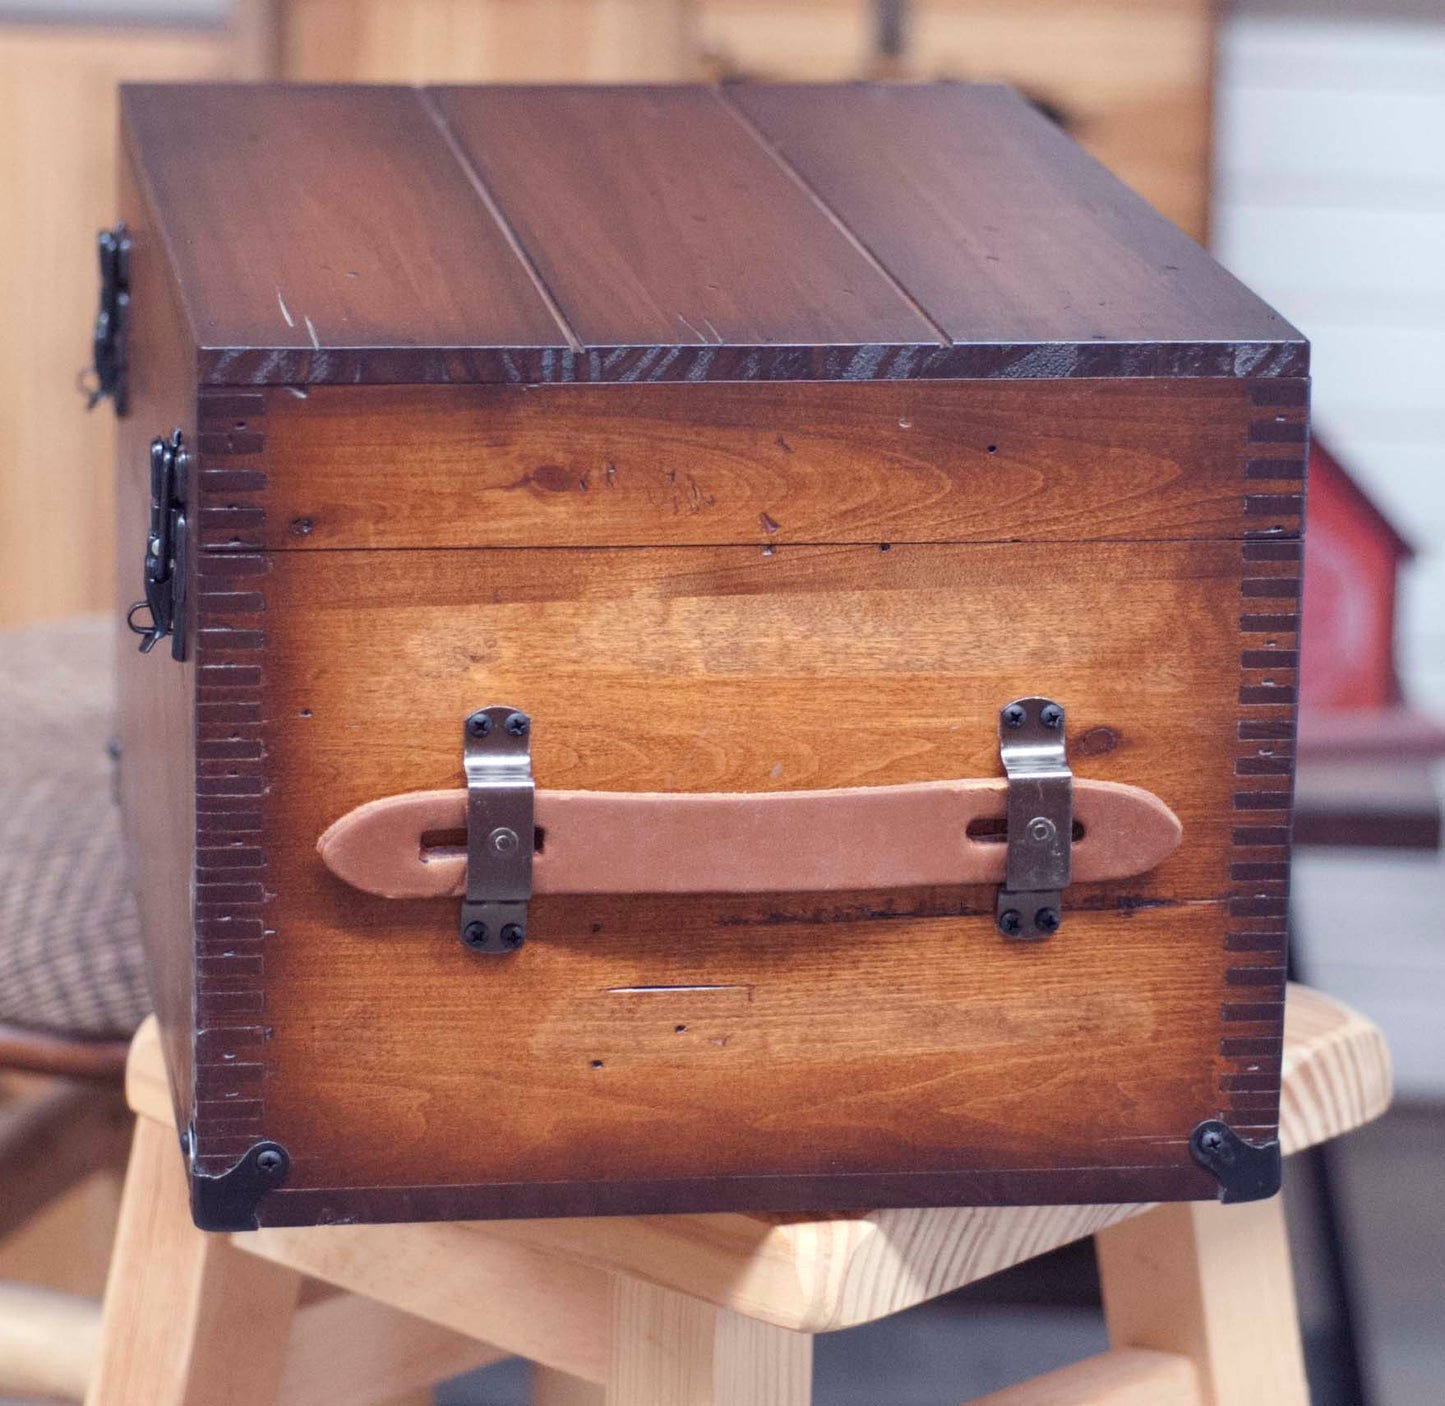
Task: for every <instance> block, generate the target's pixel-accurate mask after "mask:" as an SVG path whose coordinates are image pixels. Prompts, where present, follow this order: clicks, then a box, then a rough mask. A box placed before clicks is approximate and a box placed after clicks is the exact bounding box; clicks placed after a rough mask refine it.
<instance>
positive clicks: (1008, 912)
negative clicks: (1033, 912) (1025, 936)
mask: <svg viewBox="0 0 1445 1406" xmlns="http://www.w3.org/2000/svg"><path fill="white" fill-rule="evenodd" d="M998 930H999V931H1000V932H1001V933H1003V934H1004V936H1005V937H1017V936H1018V935H1019V934H1020V933H1021V932H1022V931H1023V930H1024V915H1023V914H1022V913H1020V912H1019V910H1018V909H1017V908H1005V909H1004V910H1003V912H1002V913H1000V914H999V915H998Z"/></svg>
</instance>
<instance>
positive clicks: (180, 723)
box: [116, 156, 196, 1128]
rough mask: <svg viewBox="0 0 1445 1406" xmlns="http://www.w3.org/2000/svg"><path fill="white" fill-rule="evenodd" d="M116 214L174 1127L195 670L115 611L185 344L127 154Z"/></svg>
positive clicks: (136, 805)
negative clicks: (123, 261) (124, 295)
mask: <svg viewBox="0 0 1445 1406" xmlns="http://www.w3.org/2000/svg"><path fill="white" fill-rule="evenodd" d="M120 212H121V218H122V219H124V221H125V223H126V226H127V228H128V229H129V231H130V238H131V254H130V288H131V302H130V312H129V325H130V356H129V366H130V406H129V412H128V413H127V414H126V415H125V416H123V417H122V418H121V419H120V421H119V423H118V430H117V460H116V606H117V610H116V618H117V628H118V629H119V631H120V649H119V653H118V658H119V670H118V672H119V698H120V707H119V715H120V745H121V762H120V798H121V810H122V816H123V821H124V829H125V836H126V844H127V849H128V852H129V858H130V864H131V871H132V874H133V875H134V883H135V886H136V896H137V901H138V904H139V908H140V915H141V930H142V936H143V938H144V941H145V946H146V957H147V964H148V970H149V978H150V988H151V998H152V1000H153V1001H154V1002H155V1009H156V1015H157V1017H158V1018H159V1021H160V1026H161V1036H162V1041H163V1044H164V1047H165V1054H166V1067H167V1071H168V1073H169V1076H170V1083H171V1092H172V1096H173V1098H174V1100H175V1104H176V1123H177V1126H178V1127H181V1128H184V1127H186V1126H187V1125H188V1124H189V1122H190V1119H191V1102H192V1088H193V1079H192V1072H193V1054H194V1050H193V1043H192V1032H193V1029H194V1010H193V988H194V961H193V940H192V927H191V882H192V866H193V863H194V858H195V846H194V833H195V827H194V817H195V766H194V761H193V756H192V738H193V736H194V733H195V717H196V710H195V670H194V667H193V664H192V663H191V662H190V660H191V658H192V657H193V650H191V649H188V650H187V660H186V662H183V663H177V662H176V661H175V660H174V659H172V658H171V655H170V648H169V641H166V642H163V643H162V644H161V645H159V646H158V647H157V648H156V649H155V650H153V651H152V652H151V653H149V654H145V655H143V654H141V653H140V652H139V651H138V650H137V648H136V645H137V641H136V637H135V636H134V635H132V634H131V633H130V631H129V630H127V629H126V627H125V623H124V622H125V614H126V611H127V610H128V609H129V608H130V606H131V605H132V603H133V602H135V601H136V600H138V599H140V598H141V597H142V596H143V595H144V585H143V571H142V562H143V559H144V556H145V547H146V533H147V531H148V528H149V514H150V467H149V465H150V442H151V440H152V439H153V438H154V437H155V436H157V435H168V434H170V433H171V431H172V430H174V429H180V430H181V431H182V433H183V434H184V435H185V436H186V437H187V439H188V440H191V441H192V442H194V434H195V349H194V345H193V344H192V342H191V339H190V337H189V334H188V333H187V331H186V328H185V325H184V322H183V320H182V318H181V316H180V313H179V310H178V307H177V304H176V301H175V298H174V296H173V289H172V285H171V282H170V279H169V276H168V273H167V270H166V265H165V251H164V249H163V248H162V246H161V244H160V242H159V240H158V238H157V237H156V233H155V225H154V222H153V215H152V211H151V209H150V206H149V204H148V202H147V201H146V199H145V197H144V195H143V194H142V192H141V191H140V189H139V186H138V183H137V181H136V179H135V175H134V171H133V169H132V167H131V165H130V162H129V160H128V158H127V157H125V156H123V157H122V166H121V194H120Z"/></svg>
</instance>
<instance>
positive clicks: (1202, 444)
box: [201, 378, 1299, 551]
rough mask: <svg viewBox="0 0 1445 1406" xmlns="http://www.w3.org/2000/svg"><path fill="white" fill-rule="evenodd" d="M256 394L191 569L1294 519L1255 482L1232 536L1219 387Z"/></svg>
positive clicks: (1096, 531) (1222, 386)
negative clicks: (255, 410)
mask: <svg viewBox="0 0 1445 1406" xmlns="http://www.w3.org/2000/svg"><path fill="white" fill-rule="evenodd" d="M258 394H259V393H258ZM264 395H265V400H264V404H265V407H266V434H265V439H264V444H263V441H262V439H261V438H260V437H259V436H258V434H257V432H256V431H255V429H254V428H249V429H247V430H244V431H238V430H234V429H227V428H226V427H225V426H221V427H220V428H218V429H217V430H215V431H214V432H213V433H212V435H211V437H209V438H208V440H207V443H206V445H205V446H204V447H205V448H206V449H207V451H208V452H211V453H213V454H215V455H216V456H218V462H223V463H224V465H225V466H226V467H225V469H224V470H217V473H218V474H222V475H223V476H221V477H215V478H213V479H212V480H208V482H213V483H214V485H215V488H214V491H213V492H211V494H210V496H209V498H208V503H209V506H208V508H207V511H206V514H205V518H204V521H203V522H202V524H201V528H202V534H203V541H204V542H205V543H206V544H207V545H208V546H215V547H222V548H228V549H229V548H241V547H266V548H274V549H278V550H280V549H286V550H289V549H296V550H302V551H322V550H327V549H329V548H334V547H471V546H498V547H526V546H569V547H570V546H599V547H603V546H662V545H680V544H684V543H686V544H695V545H709V544H714V543H724V542H737V543H754V544H756V545H757V546H758V547H760V548H761V547H764V546H774V547H777V546H781V545H784V544H788V543H800V542H869V543H873V544H877V543H880V542H890V543H905V542H967V541H978V542H998V541H1010V540H1015V539H1019V538H1024V539H1033V540H1052V541H1059V542H1077V541H1089V540H1104V539H1107V540H1118V539H1127V538H1140V539H1159V538H1171V539H1178V538H1198V539H1211V538H1220V537H1233V536H1237V535H1240V534H1241V533H1242V532H1243V531H1244V530H1245V529H1246V527H1247V528H1248V530H1249V531H1252V532H1265V531H1275V532H1283V533H1288V532H1292V531H1293V530H1295V528H1296V526H1297V524H1298V520H1299V502H1298V500H1297V498H1295V497H1293V496H1292V495H1291V493H1290V492H1287V491H1279V492H1275V491H1274V490H1272V489H1271V488H1270V487H1269V486H1268V484H1267V482H1266V481H1264V480H1260V481H1259V482H1258V486H1257V488H1256V489H1255V490H1252V493H1251V499H1250V506H1249V517H1250V521H1249V523H1248V524H1243V525H1242V524H1241V500H1242V496H1243V494H1242V480H1241V476H1240V475H1241V469H1240V453H1241V435H1242V433H1243V430H1242V426H1244V425H1245V424H1246V423H1247V422H1248V421H1249V420H1250V419H1252V418H1253V417H1254V412H1255V407H1254V406H1253V403H1252V401H1251V399H1250V392H1249V388H1248V385H1247V384H1246V383H1243V382H1240V381H1236V380H1210V379H1204V378H1200V379H1193V380H1183V381H1160V380H1156V381H1135V382H1118V381H1083V382H1059V381H1038V380H1026V381H1007V382H977V381H975V382H963V383H953V382H936V381H935V382H928V383H919V384H878V383H874V384H867V385H856V386H855V385H848V386H841V385H799V386H787V385H785V386H759V385H688V386H559V387H536V386H533V387H519V386H495V387H464V386H443V387H420V386H410V387H402V386H396V387H390V386H375V387H361V388H358V387H347V388H343V387H334V386H322V387H313V388H311V389H310V390H309V391H307V392H305V393H301V392H299V391H297V390H284V389H281V390H275V389H272V390H267V391H266V392H265V393H264ZM250 403H253V404H255V405H258V406H259V405H260V404H262V402H261V401H260V400H259V399H258V400H255V401H253V402H250ZM253 421H254V416H253V417H252V419H251V420H248V421H247V423H248V425H252V424H253ZM218 423H219V422H218ZM263 451H264V452H263ZM1284 488H1286V489H1287V488H1288V483H1286V484H1285V485H1284ZM1296 491H1297V484H1296Z"/></svg>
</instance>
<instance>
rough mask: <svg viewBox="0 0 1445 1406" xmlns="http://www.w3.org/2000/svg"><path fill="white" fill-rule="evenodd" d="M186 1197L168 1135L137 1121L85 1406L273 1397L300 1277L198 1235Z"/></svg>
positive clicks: (210, 1405) (226, 1403) (208, 1404)
mask: <svg viewBox="0 0 1445 1406" xmlns="http://www.w3.org/2000/svg"><path fill="white" fill-rule="evenodd" d="M186 1201H187V1192H186V1178H185V1172H184V1167H183V1164H182V1162H181V1159H180V1158H179V1157H178V1156H177V1152H176V1138H175V1134H174V1132H172V1131H171V1129H169V1128H168V1127H166V1126H165V1125H164V1124H161V1123H156V1122H152V1121H151V1120H150V1119H145V1118H143V1119H141V1120H140V1122H139V1123H138V1124H137V1126H136V1137H135V1144H134V1146H133V1149H132V1152H131V1162H130V1169H129V1171H128V1172H127V1174H126V1189H125V1200H124V1202H123V1204H122V1208H121V1224H120V1230H119V1232H118V1234H117V1237H116V1247H115V1255H114V1258H113V1259H112V1261H111V1271H110V1279H109V1281H108V1283H107V1285H106V1296H105V1307H104V1312H103V1316H102V1333H101V1347H100V1354H99V1360H98V1362H97V1364H96V1370H95V1373H94V1375H93V1376H92V1378H91V1381H90V1385H89V1389H88V1390H87V1392H86V1397H85V1400H86V1406H134V1403H136V1402H140V1401H144V1402H147V1403H153V1406H246V1403H251V1402H255V1401H258V1400H261V1401H265V1400H274V1399H275V1393H276V1389H277V1386H278V1385H279V1383H280V1380H281V1373H282V1363H283V1359H284V1356H285V1349H286V1339H287V1334H288V1332H289V1330H290V1324H291V1316H292V1313H293V1312H294V1309H295V1304H296V1295H297V1290H298V1289H299V1287H300V1277H299V1275H298V1274H297V1273H296V1272H295V1271H293V1270H289V1269H285V1268H282V1267H280V1266H278V1265H275V1264H270V1263H267V1262H266V1261H264V1260H259V1259H256V1258H254V1257H252V1256H249V1255H243V1254H242V1253H241V1252H240V1251H239V1250H237V1249H235V1248H234V1247H233V1246H232V1245H231V1243H230V1241H229V1240H227V1239H226V1238H225V1237H223V1236H218V1235H205V1234H202V1233H201V1232H200V1231H198V1230H197V1229H196V1228H195V1227H194V1226H193V1225H191V1224H190V1222H189V1220H188V1218H187V1217H186V1216H185V1214H184V1209H183V1208H184V1207H185V1205H186Z"/></svg>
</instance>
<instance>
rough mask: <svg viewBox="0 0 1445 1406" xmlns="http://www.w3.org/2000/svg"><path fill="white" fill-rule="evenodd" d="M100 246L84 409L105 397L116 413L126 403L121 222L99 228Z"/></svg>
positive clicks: (126, 307) (126, 255)
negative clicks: (96, 307) (96, 306)
mask: <svg viewBox="0 0 1445 1406" xmlns="http://www.w3.org/2000/svg"><path fill="white" fill-rule="evenodd" d="M98 242H99V249H100V310H99V311H98V312H97V313H96V315H95V333H94V336H93V337H92V343H91V366H92V380H91V384H90V386H89V388H88V391H89V397H90V400H89V404H88V405H87V407H86V408H87V409H89V410H94V409H95V407H96V406H97V405H99V404H100V402H101V401H102V400H104V399H105V398H106V397H107V396H109V397H110V399H111V402H112V404H114V406H115V413H116V414H117V415H124V414H125V412H126V409H127V407H128V405H129V400H130V395H129V390H130V388H129V384H128V382H129V377H128V370H129V367H128V356H129V338H130V328H129V322H130V318H129V312H130V236H129V235H128V234H127V233H126V228H125V226H124V225H123V224H121V225H117V226H116V227H115V228H114V229H103V230H101V232H100V238H99V241H98Z"/></svg>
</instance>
